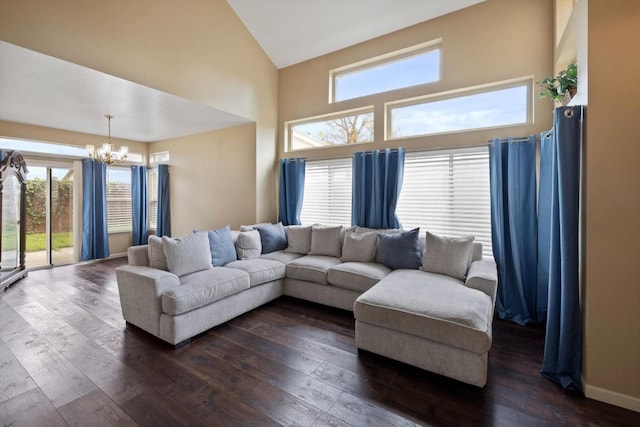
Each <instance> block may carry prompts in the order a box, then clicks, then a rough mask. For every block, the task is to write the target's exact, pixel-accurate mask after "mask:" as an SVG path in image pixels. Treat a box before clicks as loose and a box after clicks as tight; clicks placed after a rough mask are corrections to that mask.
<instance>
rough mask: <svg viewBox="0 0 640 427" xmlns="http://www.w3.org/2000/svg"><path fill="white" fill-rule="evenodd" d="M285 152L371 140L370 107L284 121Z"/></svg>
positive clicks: (371, 116) (371, 111) (371, 108)
mask: <svg viewBox="0 0 640 427" xmlns="http://www.w3.org/2000/svg"><path fill="white" fill-rule="evenodd" d="M285 129H286V134H287V136H288V138H287V139H288V149H289V150H288V151H293V150H304V149H309V148H318V147H327V146H332V145H347V144H359V143H363V142H372V141H373V107H367V108H363V109H358V110H351V111H347V112H343V113H339V114H332V115H329V116H320V117H313V118H310V119H305V120H296V121H294V122H287V123H285Z"/></svg>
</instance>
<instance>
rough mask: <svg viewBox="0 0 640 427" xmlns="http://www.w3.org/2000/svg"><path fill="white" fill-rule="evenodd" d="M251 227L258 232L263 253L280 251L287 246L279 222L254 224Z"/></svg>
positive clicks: (285, 236)
mask: <svg viewBox="0 0 640 427" xmlns="http://www.w3.org/2000/svg"><path fill="white" fill-rule="evenodd" d="M253 228H255V229H256V230H258V233H260V241H261V242H262V253H263V254H268V253H271V252H275V251H281V250H283V249H286V248H287V234H286V233H285V231H284V227H283V226H282V223H281V222H279V223H277V224H271V225H256V226H254V227H253Z"/></svg>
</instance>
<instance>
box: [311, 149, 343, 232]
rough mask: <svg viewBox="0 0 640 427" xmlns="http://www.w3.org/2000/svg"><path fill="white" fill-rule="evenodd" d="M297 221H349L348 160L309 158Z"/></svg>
mask: <svg viewBox="0 0 640 427" xmlns="http://www.w3.org/2000/svg"><path fill="white" fill-rule="evenodd" d="M300 221H301V222H302V224H303V225H312V224H316V223H320V224H327V225H350V224H351V159H350V158H347V159H336V160H309V161H307V166H306V171H305V179H304V199H303V201H302V213H301V215H300Z"/></svg>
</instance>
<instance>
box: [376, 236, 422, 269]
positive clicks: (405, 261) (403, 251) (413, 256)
mask: <svg viewBox="0 0 640 427" xmlns="http://www.w3.org/2000/svg"><path fill="white" fill-rule="evenodd" d="M419 235H420V229H419V228H414V229H413V230H410V231H401V232H398V233H389V234H386V233H379V234H378V247H379V248H380V252H381V254H382V263H383V264H384V265H386V266H387V267H389V268H391V269H393V270H396V269H400V268H403V269H412V270H417V269H419V268H420V262H421V259H420V256H421V253H420V239H419Z"/></svg>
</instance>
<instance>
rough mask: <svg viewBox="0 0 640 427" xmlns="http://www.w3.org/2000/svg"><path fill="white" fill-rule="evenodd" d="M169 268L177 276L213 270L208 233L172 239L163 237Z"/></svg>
mask: <svg viewBox="0 0 640 427" xmlns="http://www.w3.org/2000/svg"><path fill="white" fill-rule="evenodd" d="M162 249H163V251H164V256H165V258H166V259H167V268H168V269H169V271H170V272H172V273H173V274H175V275H176V276H184V275H185V274H190V273H195V272H196V271H200V270H206V269H209V268H211V252H209V238H208V236H207V232H206V231H199V232H197V233H193V234H188V235H186V236H182V237H178V238H175V239H172V238H171V237H167V236H162Z"/></svg>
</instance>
